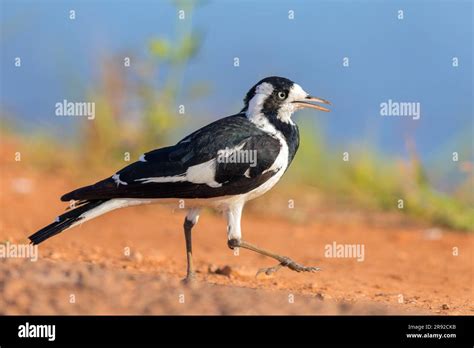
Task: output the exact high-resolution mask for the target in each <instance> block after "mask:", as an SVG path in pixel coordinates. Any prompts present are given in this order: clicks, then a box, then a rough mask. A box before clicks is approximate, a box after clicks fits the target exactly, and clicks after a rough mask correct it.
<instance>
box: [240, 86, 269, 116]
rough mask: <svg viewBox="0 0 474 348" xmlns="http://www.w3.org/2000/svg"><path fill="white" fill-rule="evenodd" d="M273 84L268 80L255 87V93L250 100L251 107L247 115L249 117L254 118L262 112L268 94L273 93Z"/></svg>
mask: <svg viewBox="0 0 474 348" xmlns="http://www.w3.org/2000/svg"><path fill="white" fill-rule="evenodd" d="M272 93H273V86H272V85H271V84H269V83H267V82H264V83H262V84H260V85H258V86H257V88H256V89H255V95H254V96H253V98H252V99H250V101H249V107H248V109H247V112H246V115H247V117H248V118H249V119H253V118H254V117H256V116H257V115H259V114H261V113H262V108H263V103H264V102H265V100H266V99H267V97H268V96H270V95H272Z"/></svg>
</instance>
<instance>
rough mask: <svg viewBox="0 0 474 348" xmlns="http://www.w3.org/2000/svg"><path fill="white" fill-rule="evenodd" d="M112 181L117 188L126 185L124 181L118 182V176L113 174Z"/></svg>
mask: <svg viewBox="0 0 474 348" xmlns="http://www.w3.org/2000/svg"><path fill="white" fill-rule="evenodd" d="M112 179H113V180H114V181H115V183H116V184H117V187H119V185H120V184H122V185H128V183H126V182H125V181H122V180H120V174H114V175H112Z"/></svg>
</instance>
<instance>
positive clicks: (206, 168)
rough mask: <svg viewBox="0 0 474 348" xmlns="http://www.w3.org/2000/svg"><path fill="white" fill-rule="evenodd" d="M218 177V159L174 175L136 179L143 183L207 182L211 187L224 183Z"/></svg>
mask: <svg viewBox="0 0 474 348" xmlns="http://www.w3.org/2000/svg"><path fill="white" fill-rule="evenodd" d="M215 177H216V159H212V160H210V161H207V162H204V163H201V164H197V165H195V166H191V167H189V168H188V170H187V171H186V173H184V174H180V175H173V176H158V177H150V178H141V179H135V181H142V183H143V184H149V183H152V182H155V183H165V182H186V181H187V182H191V183H193V184H206V185H207V186H210V187H220V186H222V184H220V183H218V182H217V181H216V180H215Z"/></svg>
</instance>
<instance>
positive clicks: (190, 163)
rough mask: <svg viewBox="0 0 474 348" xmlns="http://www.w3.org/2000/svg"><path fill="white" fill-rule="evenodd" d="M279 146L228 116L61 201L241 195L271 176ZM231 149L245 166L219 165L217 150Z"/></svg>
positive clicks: (245, 122)
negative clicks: (245, 160)
mask: <svg viewBox="0 0 474 348" xmlns="http://www.w3.org/2000/svg"><path fill="white" fill-rule="evenodd" d="M280 147H281V144H280V142H279V140H277V139H275V138H273V137H272V136H270V135H268V134H267V133H265V132H263V131H262V130H260V129H259V128H257V127H256V126H255V125H254V124H253V123H251V122H250V121H249V120H248V119H247V118H246V117H245V116H244V114H238V115H234V116H229V117H226V118H223V119H220V120H217V121H215V122H213V123H211V124H209V125H207V126H205V127H203V128H201V129H199V130H197V131H195V132H194V133H192V134H190V135H188V136H187V137H185V138H184V139H183V140H181V141H180V142H179V143H177V144H176V145H174V146H169V147H164V148H161V149H157V150H153V151H150V152H148V153H146V154H145V155H144V156H142V157H141V158H140V161H137V162H135V163H132V164H130V165H129V166H127V167H125V168H123V169H122V170H120V171H119V172H117V173H116V174H115V175H113V176H112V177H111V178H108V179H105V180H102V181H99V182H98V183H96V184H94V185H90V186H86V187H83V188H80V189H77V190H75V191H72V192H70V193H68V194H66V195H64V196H63V197H61V199H62V200H63V201H69V200H95V199H110V198H211V197H219V196H225V195H233V194H242V193H246V192H249V191H251V190H253V189H255V188H256V187H258V186H260V185H261V184H262V183H264V182H265V181H267V180H268V179H269V178H270V177H272V176H273V175H274V174H275V173H276V171H273V170H268V169H269V168H270V167H271V166H272V164H273V163H274V162H275V159H276V158H277V156H278V154H279V152H280ZM232 149H234V150H235V149H239V150H240V153H241V154H244V153H247V154H249V156H250V157H248V158H246V159H247V160H248V161H247V162H244V163H242V161H240V162H238V163H234V162H235V161H234V160H235V158H234V160H232V159H230V158H229V157H228V158H227V160H223V157H222V156H223V151H224V153H227V154H229V153H230V154H231V153H232ZM226 150H227V151H229V152H225V151H226ZM242 150H248V151H242ZM249 151H251V152H252V155H253V159H254V161H251V157H252V155H251V154H250V152H249ZM219 155H221V157H219ZM224 157H225V156H224ZM241 159H242V158H241Z"/></svg>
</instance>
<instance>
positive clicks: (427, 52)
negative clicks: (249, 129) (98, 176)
mask: <svg viewBox="0 0 474 348" xmlns="http://www.w3.org/2000/svg"><path fill="white" fill-rule="evenodd" d="M182 3H183V2H181V4H180V3H179V2H178V4H176V3H174V2H170V1H143V0H140V1H131V0H129V1H104V0H99V1H85V0H83V1H51V0H43V1H24V0H19V1H18V0H15V1H13V0H2V1H1V17H0V18H1V27H2V34H1V108H0V110H1V112H2V115H3V114H5V113H7V114H9V115H13V116H14V118H15V120H16V121H17V123H18V124H19V125H20V126H21V127H22V128H24V129H27V130H32V129H37V128H42V129H48V131H51V132H54V133H56V134H57V135H58V136H66V135H67V134H68V131H70V130H71V129H74V128H75V127H78V124H79V123H81V122H85V120H79V119H68V120H61V121H58V118H57V117H56V116H55V115H54V105H55V103H57V102H58V101H62V100H63V99H68V100H70V101H77V100H87V99H88V91H89V90H90V88H92V87H93V86H94V85H96V84H97V83H98V82H99V79H98V75H99V73H100V69H101V65H100V60H101V58H103V57H122V56H131V57H132V68H133V66H134V64H135V62H137V61H140V60H141V59H145V58H146V56H147V55H148V54H149V49H148V45H149V41H150V40H151V39H152V38H154V37H164V38H167V39H168V40H170V41H173V38H174V35H175V34H176V30H178V31H179V27H180V24H179V22H180V21H178V20H177V16H178V14H177V9H178V8H179V6H180V5H182ZM184 3H186V2H184ZM185 5H186V4H184V6H185ZM71 9H73V10H75V11H76V19H75V20H70V19H69V17H68V16H69V11H70V10H71ZM290 10H292V11H294V19H293V20H290V19H289V18H288V14H289V11H290ZM398 10H403V11H404V19H403V20H399V19H398V18H397V16H398V12H397V11H398ZM472 11H473V5H472V1H384V2H378V1H309V0H306V1H305V0H300V1H291V3H290V2H289V1H258V2H256V1H231V0H228V1H204V2H201V3H198V5H197V6H196V8H195V9H194V10H193V11H192V13H190V14H188V15H187V17H186V20H185V21H181V22H183V25H190V26H191V27H192V30H193V31H195V32H197V33H200V35H201V38H202V41H201V46H200V48H199V50H198V52H197V54H196V56H195V57H194V58H192V59H191V60H190V61H189V62H188V63H187V65H186V68H185V70H184V74H183V76H182V84H181V86H190V85H192V84H193V83H197V82H199V81H204V82H206V83H208V85H209V87H210V90H209V93H207V94H206V95H205V96H204V97H202V98H197V99H196V98H195V99H192V100H184V99H186V98H185V95H184V94H183V95H182V96H181V97H180V98H182V99H179V98H178V103H177V104H185V105H186V112H187V114H188V115H191V116H192V117H193V118H194V119H196V120H197V123H198V124H202V123H205V122H207V121H208V120H209V119H216V118H219V117H223V116H226V115H230V114H233V113H236V112H238V111H239V110H240V109H241V107H242V98H243V96H244V94H245V93H246V91H247V90H248V89H249V88H250V87H251V86H252V85H253V84H254V83H255V82H257V81H258V80H260V79H261V78H263V77H266V76H269V75H280V76H285V77H288V78H290V79H292V80H294V81H296V82H298V83H299V84H301V85H302V86H303V87H304V88H305V89H306V90H307V91H308V92H310V93H311V94H314V95H316V96H320V97H322V98H326V99H328V100H330V101H331V102H332V104H333V106H332V112H331V113H330V114H322V113H319V114H314V113H311V116H310V115H309V114H307V115H304V114H303V116H302V115H297V116H296V117H297V120H298V119H300V118H310V117H314V118H315V119H317V124H318V127H320V128H321V133H323V134H325V138H326V140H327V141H328V143H329V144H331V145H334V146H338V147H340V148H342V149H343V148H344V146H345V145H346V144H347V145H348V144H353V143H365V142H369V143H370V144H371V146H373V147H374V146H375V147H376V149H377V151H380V152H382V153H386V154H389V155H396V156H402V157H404V156H406V155H407V153H406V144H405V141H406V138H407V137H410V138H412V139H414V141H415V143H416V147H417V151H418V153H419V154H420V156H421V159H422V161H424V162H426V163H428V165H429V163H430V161H435V160H436V159H439V156H441V157H446V156H447V158H450V156H451V153H452V151H457V150H459V149H458V148H456V146H457V144H458V143H462V142H464V144H466V141H468V142H470V143H471V144H472V138H471V137H472V131H473V93H472V92H473V90H472V75H473V72H472V42H473V36H472V31H473V23H472ZM184 22H186V24H184ZM15 57H21V59H22V67H21V69H18V68H16V67H15V66H14V59H15ZM234 57H238V58H239V59H240V66H239V67H234V66H233V63H234V61H233V60H234ZM344 57H348V58H349V59H350V61H349V62H350V65H349V67H344V66H343V64H342V62H343V58H344ZM453 57H457V58H458V59H459V66H458V67H453V66H452V58H453ZM120 59H121V58H120ZM168 68H169V67H167V66H166V65H162V66H161V67H160V69H165V70H166V69H168ZM160 76H161V75H159V74H157V76H156V79H155V78H154V77H152V78H153V79H154V81H155V86H156V88H160ZM388 99H392V100H394V101H409V102H410V101H412V102H420V103H421V119H420V120H417V121H415V120H412V119H411V118H387V117H385V118H384V117H381V116H380V111H379V110H380V103H382V102H385V101H387V100H388ZM97 117H99V116H97ZM201 118H202V119H203V121H202V122H200V121H199V120H200V119H201ZM182 135H183V136H184V135H185V134H182ZM466 139H467V140H466ZM463 151H464V153H462V154H461V157H463V156H464V158H471V156H472V147H471V149H469V148H468V149H467V150H466V148H464V150H463Z"/></svg>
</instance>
